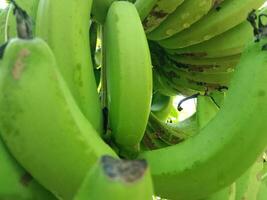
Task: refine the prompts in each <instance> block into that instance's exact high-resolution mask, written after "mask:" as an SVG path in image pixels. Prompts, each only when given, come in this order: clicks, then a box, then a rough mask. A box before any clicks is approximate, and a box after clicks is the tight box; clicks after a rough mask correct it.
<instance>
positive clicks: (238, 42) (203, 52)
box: [167, 21, 254, 58]
mask: <svg viewBox="0 0 267 200" xmlns="http://www.w3.org/2000/svg"><path fill="white" fill-rule="evenodd" d="M253 38H254V35H253V30H252V27H251V25H250V24H249V23H248V22H247V21H245V22H242V23H241V24H239V25H237V26H236V27H234V28H232V29H230V30H228V31H226V32H225V33H222V34H220V35H218V36H215V37H214V38H211V39H210V40H207V41H204V42H201V43H199V44H195V45H192V46H188V47H185V48H180V49H170V50H167V52H168V53H170V54H177V55H179V54H180V55H187V56H193V57H201V58H202V57H205V58H217V57H226V56H232V55H236V54H240V53H242V51H243V50H244V48H245V45H246V43H247V42H248V41H250V40H253Z"/></svg>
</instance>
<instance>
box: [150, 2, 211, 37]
mask: <svg viewBox="0 0 267 200" xmlns="http://www.w3.org/2000/svg"><path fill="white" fill-rule="evenodd" d="M213 6H214V0H186V1H184V3H183V4H182V5H181V6H179V7H178V8H176V10H175V11H174V12H173V13H171V14H170V15H169V16H168V17H167V19H165V20H164V21H163V22H162V23H161V24H160V25H159V26H158V27H157V28H156V29H154V30H153V31H151V32H150V33H148V34H147V37H148V38H149V39H150V40H156V41H159V40H163V39H166V38H169V37H171V36H172V35H174V34H176V33H179V32H180V31H182V30H184V29H187V28H189V27H190V26H191V25H192V24H194V23H195V22H197V21H198V20H200V19H201V18H202V17H203V16H204V15H206V14H207V13H208V11H209V10H210V9H211V8H212V7H213Z"/></svg>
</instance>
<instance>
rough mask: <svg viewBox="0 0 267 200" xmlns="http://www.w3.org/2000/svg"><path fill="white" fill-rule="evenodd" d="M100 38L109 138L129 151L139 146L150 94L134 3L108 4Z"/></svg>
mask: <svg viewBox="0 0 267 200" xmlns="http://www.w3.org/2000/svg"><path fill="white" fill-rule="evenodd" d="M103 42H104V43H103V45H104V55H105V58H104V60H105V67H106V80H107V95H108V110H109V122H110V129H111V131H112V138H113V140H114V141H115V143H116V144H117V145H118V146H119V147H120V150H121V152H124V153H126V154H127V152H129V154H131V153H132V152H136V151H138V149H139V143H140V141H141V139H142V137H143V135H144V132H145V128H146V125H147V121H148V116H149V112H150V105H151V98H152V64H151V59H150V53H149V48H148V44H147V40H146V36H145V33H144V30H143V27H142V24H141V21H140V18H139V15H138V12H137V10H136V8H135V6H134V5H133V4H131V3H129V2H122V1H118V2H114V3H113V4H112V5H111V7H110V9H109V11H108V14H107V19H106V22H105V26H104V41H103Z"/></svg>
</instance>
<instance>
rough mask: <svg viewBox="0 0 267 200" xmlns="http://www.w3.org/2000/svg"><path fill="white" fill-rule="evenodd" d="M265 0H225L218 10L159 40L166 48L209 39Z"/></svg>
mask: <svg viewBox="0 0 267 200" xmlns="http://www.w3.org/2000/svg"><path fill="white" fill-rule="evenodd" d="M264 2H265V0H234V1H233V0H225V1H223V3H222V4H221V5H220V7H221V9H220V10H216V9H214V10H211V12H209V13H208V14H207V15H206V16H205V17H203V18H202V19H201V20H199V21H198V22H196V23H195V24H193V25H192V26H191V27H190V28H188V29H186V30H183V31H181V32H180V33H177V34H175V35H173V36H172V37H170V38H167V39H165V40H161V41H159V44H160V45H161V46H162V47H164V48H167V49H178V48H183V47H187V46H190V45H194V44H198V43H200V42H203V41H206V40H209V39H211V38H213V37H215V36H216V35H219V34H221V33H224V32H226V31H227V30H230V29H231V28H233V27H235V26H236V25H238V24H240V23H241V22H243V21H244V20H245V19H246V18H247V15H248V14H249V12H251V11H252V10H253V9H258V8H259V7H260V6H261V5H262V4H263V3H264Z"/></svg>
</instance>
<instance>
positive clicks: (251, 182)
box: [235, 156, 263, 200]
mask: <svg viewBox="0 0 267 200" xmlns="http://www.w3.org/2000/svg"><path fill="white" fill-rule="evenodd" d="M262 169H263V159H262V156H260V158H259V159H258V160H257V161H256V162H255V163H254V164H253V165H252V166H251V167H250V168H249V169H248V170H247V171H246V172H245V173H244V174H243V175H242V176H241V177H239V178H238V179H237V180H236V198H235V200H244V199H249V200H256V199H257V193H258V191H259V187H260V181H261V180H260V179H261V176H260V175H261V174H260V173H261V171H262Z"/></svg>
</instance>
